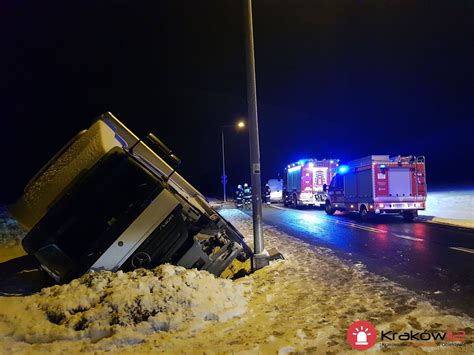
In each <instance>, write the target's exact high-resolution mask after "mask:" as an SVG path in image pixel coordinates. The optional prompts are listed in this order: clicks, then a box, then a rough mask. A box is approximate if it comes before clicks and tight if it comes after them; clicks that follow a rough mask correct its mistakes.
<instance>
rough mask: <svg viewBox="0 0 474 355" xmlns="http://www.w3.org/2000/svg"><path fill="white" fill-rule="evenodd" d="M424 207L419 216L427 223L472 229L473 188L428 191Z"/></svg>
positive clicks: (473, 216) (473, 219) (473, 220)
mask: <svg viewBox="0 0 474 355" xmlns="http://www.w3.org/2000/svg"><path fill="white" fill-rule="evenodd" d="M426 206H427V208H426V210H425V211H422V212H420V213H419V214H420V215H421V216H426V217H424V218H423V219H425V220H426V221H428V222H434V223H444V224H451V225H456V226H461V227H468V228H474V188H473V189H458V190H455V189H446V190H435V191H429V192H428V199H427V201H426ZM431 217H433V218H431Z"/></svg>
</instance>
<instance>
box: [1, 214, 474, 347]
mask: <svg viewBox="0 0 474 355" xmlns="http://www.w3.org/2000/svg"><path fill="white" fill-rule="evenodd" d="M220 212H221V214H222V215H223V216H224V217H225V218H228V219H229V220H230V221H231V222H232V223H233V224H234V225H235V226H236V227H237V228H238V229H239V230H240V231H241V232H242V233H243V234H244V235H245V236H246V237H247V240H248V241H251V234H252V221H251V218H250V217H249V216H247V215H246V214H244V213H242V212H241V211H238V210H235V209H223V210H221V211H220ZM264 232H265V238H266V239H265V242H266V247H267V248H272V247H274V248H277V249H278V250H279V251H280V252H282V253H283V254H284V255H285V258H286V260H283V261H278V262H274V263H272V264H271V265H270V266H268V267H266V268H264V269H261V270H259V271H257V272H255V273H254V274H252V275H250V276H247V277H244V278H241V279H238V280H235V281H231V280H224V279H218V278H215V277H214V276H213V275H211V274H209V273H207V272H205V271H197V270H186V269H183V268H181V267H176V266H171V265H162V266H160V267H158V268H156V269H154V270H136V271H134V272H130V273H122V272H117V273H112V272H100V273H94V274H89V275H85V276H83V277H81V278H80V279H77V280H73V281H72V282H71V283H69V284H66V285H62V286H53V287H50V288H45V289H43V290H42V291H41V292H40V293H37V294H34V295H32V296H28V297H0V347H1V349H2V350H3V351H4V352H40V351H44V352H46V351H49V352H66V351H68V352H73V353H75V352H79V351H83V352H101V351H111V352H114V353H115V352H127V353H145V352H164V353H182V354H187V353H203V352H205V353H211V354H212V353H242V354H243V353H245V354H247V353H254V354H261V353H280V354H285V353H292V352H305V353H332V354H339V353H346V352H350V351H351V350H350V348H349V346H348V345H347V344H346V340H345V334H346V330H347V328H348V326H349V325H350V324H351V323H352V322H353V321H355V320H357V319H363V320H368V321H371V322H372V323H374V324H375V325H376V327H377V329H378V330H379V331H380V330H382V329H384V330H388V329H389V328H390V329H391V330H395V331H397V330H398V331H400V330H406V331H410V330H417V331H420V332H423V331H424V330H431V329H439V330H447V329H455V330H457V329H465V330H466V333H467V334H468V336H470V337H471V338H472V336H473V324H474V323H473V319H472V318H470V317H468V316H465V315H460V314H455V313H454V312H448V311H442V310H440V309H438V308H436V307H435V306H433V305H431V304H430V303H428V302H427V301H425V300H423V299H421V298H419V297H418V296H417V295H416V294H415V293H413V292H411V291H409V290H406V289H404V288H402V287H400V286H399V285H397V284H395V283H393V282H390V281H389V280H387V279H385V278H383V277H380V276H377V275H375V274H372V273H369V272H368V271H367V270H366V268H365V266H364V265H363V264H362V263H350V262H348V261H343V260H341V259H339V258H338V257H337V256H335V255H334V253H333V252H332V251H331V250H329V249H325V248H321V247H315V246H311V245H309V244H307V243H305V242H303V241H300V240H298V239H296V238H293V237H291V236H290V235H288V234H285V233H283V232H281V231H279V230H277V229H276V228H274V227H272V226H268V225H266V226H265V230H264ZM402 349H403V351H404V352H410V353H424V352H425V351H426V352H428V351H429V352H432V353H434V354H446V353H466V354H467V353H472V352H473V347H472V340H471V343H469V344H466V345H465V346H462V347H455V348H443V347H434V348H415V347H413V348H408V347H406V348H402ZM378 350H381V348H380V344H376V345H375V347H374V348H372V349H370V350H368V352H377V351H378Z"/></svg>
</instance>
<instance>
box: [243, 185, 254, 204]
mask: <svg viewBox="0 0 474 355" xmlns="http://www.w3.org/2000/svg"><path fill="white" fill-rule="evenodd" d="M251 204H252V188H251V187H250V186H249V185H248V184H247V183H245V184H244V205H246V206H250V205H251Z"/></svg>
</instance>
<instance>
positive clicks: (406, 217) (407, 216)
mask: <svg viewBox="0 0 474 355" xmlns="http://www.w3.org/2000/svg"><path fill="white" fill-rule="evenodd" d="M403 219H404V220H405V222H413V219H415V214H414V213H413V212H411V211H405V212H403Z"/></svg>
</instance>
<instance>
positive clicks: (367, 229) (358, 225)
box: [270, 205, 387, 233]
mask: <svg viewBox="0 0 474 355" xmlns="http://www.w3.org/2000/svg"><path fill="white" fill-rule="evenodd" d="M270 207H273V208H276V209H279V210H284V211H287V210H289V209H288V208H284V207H280V206H274V205H270ZM293 211H297V210H293ZM299 212H302V211H299ZM316 218H320V219H324V220H326V221H331V222H334V223H337V224H342V225H345V226H349V227H353V228H358V229H362V230H365V231H369V232H374V233H387V231H386V230H383V229H377V228H373V227H369V226H364V225H361V224H356V223H352V222H345V221H341V220H339V219H336V218H328V217H322V216H317V217H316Z"/></svg>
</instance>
